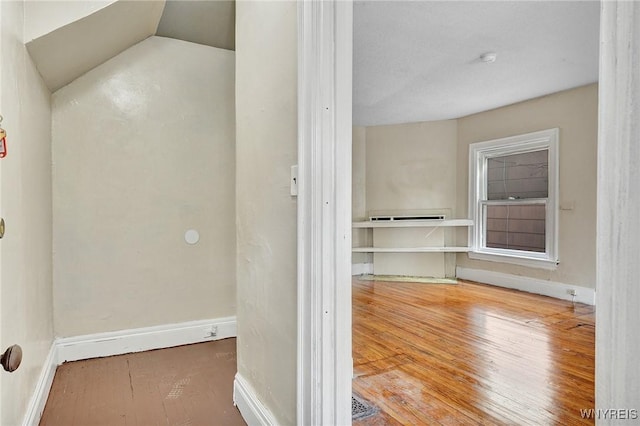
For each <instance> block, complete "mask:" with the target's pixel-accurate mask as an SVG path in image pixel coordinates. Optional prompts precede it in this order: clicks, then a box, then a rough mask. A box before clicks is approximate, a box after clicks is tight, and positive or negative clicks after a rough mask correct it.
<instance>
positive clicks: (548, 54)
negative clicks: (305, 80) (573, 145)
mask: <svg viewBox="0 0 640 426" xmlns="http://www.w3.org/2000/svg"><path fill="white" fill-rule="evenodd" d="M599 11H600V4H599V2H597V1H577V2H576V1H573V2H571V1H495V2H492V1H471V2H466V1H357V2H355V4H354V13H353V14H354V64H353V73H354V76H353V102H354V107H353V119H354V124H356V125H379V124H392V123H406V122H417V121H432V120H442V119H451V118H458V117H461V116H465V115H469V114H473V113H476V112H480V111H486V110H489V109H493V108H497V107H500V106H504V105H509V104H513V103H516V102H519V101H523V100H526V99H531V98H534V97H538V96H542V95H546V94H549V93H554V92H558V91H561V90H565V89H569V88H573V87H577V86H581V85H585V84H588V83H593V82H596V81H598V47H599ZM486 52H495V53H496V54H497V60H496V61H495V62H493V63H484V62H482V61H481V60H480V59H479V57H480V55H482V54H483V53H486Z"/></svg>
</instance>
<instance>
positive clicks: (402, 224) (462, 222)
mask: <svg viewBox="0 0 640 426" xmlns="http://www.w3.org/2000/svg"><path fill="white" fill-rule="evenodd" d="M456 226H466V227H469V226H473V220H471V219H431V220H376V221H371V220H367V221H362V222H353V224H352V227H353V228H360V229H362V228H440V227H456ZM429 234H430V233H429ZM469 249H470V248H469V247H447V246H439V245H434V246H429V247H353V248H352V249H351V251H352V252H354V253H465V252H468V251H469Z"/></svg>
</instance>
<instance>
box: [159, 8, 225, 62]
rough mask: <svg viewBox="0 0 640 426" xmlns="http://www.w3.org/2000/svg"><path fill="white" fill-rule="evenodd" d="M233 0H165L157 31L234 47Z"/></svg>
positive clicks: (207, 43)
mask: <svg viewBox="0 0 640 426" xmlns="http://www.w3.org/2000/svg"><path fill="white" fill-rule="evenodd" d="M235 15H236V9H235V1H223V0H216V1H185V0H167V2H166V5H165V7H164V12H163V14H162V18H161V19H160V24H159V25H158V31H157V32H156V35H159V36H162V37H170V38H177V39H180V40H185V41H190V42H192V43H199V44H206V45H208V46H213V47H219V48H221V49H228V50H235V48H236V31H235V17H236V16H235Z"/></svg>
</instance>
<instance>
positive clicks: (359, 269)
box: [351, 263, 373, 276]
mask: <svg viewBox="0 0 640 426" xmlns="http://www.w3.org/2000/svg"><path fill="white" fill-rule="evenodd" d="M355 275H373V263H352V264H351V276H355Z"/></svg>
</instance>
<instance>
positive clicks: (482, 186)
mask: <svg viewBox="0 0 640 426" xmlns="http://www.w3.org/2000/svg"><path fill="white" fill-rule="evenodd" d="M559 134H560V131H559V129H557V128H556V129H548V130H542V131H539V132H533V133H527V134H523V135H517V136H510V137H507V138H501V139H493V140H490V141H486V142H477V143H473V144H471V145H469V217H471V218H473V221H474V224H475V226H474V227H473V228H472V229H470V230H469V245H470V251H469V253H468V255H469V257H470V258H471V259H477V260H488V261H492V262H503V263H512V264H517V265H522V266H528V267H532V268H542V269H551V270H553V269H556V267H557V266H558V196H559V192H560V191H559V179H558V178H559V159H558V154H559ZM541 149H548V150H549V197H548V199H547V200H546V201H545V202H546V204H547V209H546V211H547V216H546V218H545V219H546V227H547V232H546V242H545V246H546V249H547V251H546V252H545V253H532V252H521V251H517V250H507V249H495V248H487V247H483V244H482V240H483V235H484V221H483V216H482V207H481V203H480V200H486V193H485V192H486V187H487V186H486V182H485V179H486V173H485V167H486V161H485V160H486V159H487V158H490V157H497V156H503V155H513V154H520V153H525V152H530V151H537V150H541ZM485 202H486V201H485ZM550 231H551V232H550Z"/></svg>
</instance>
